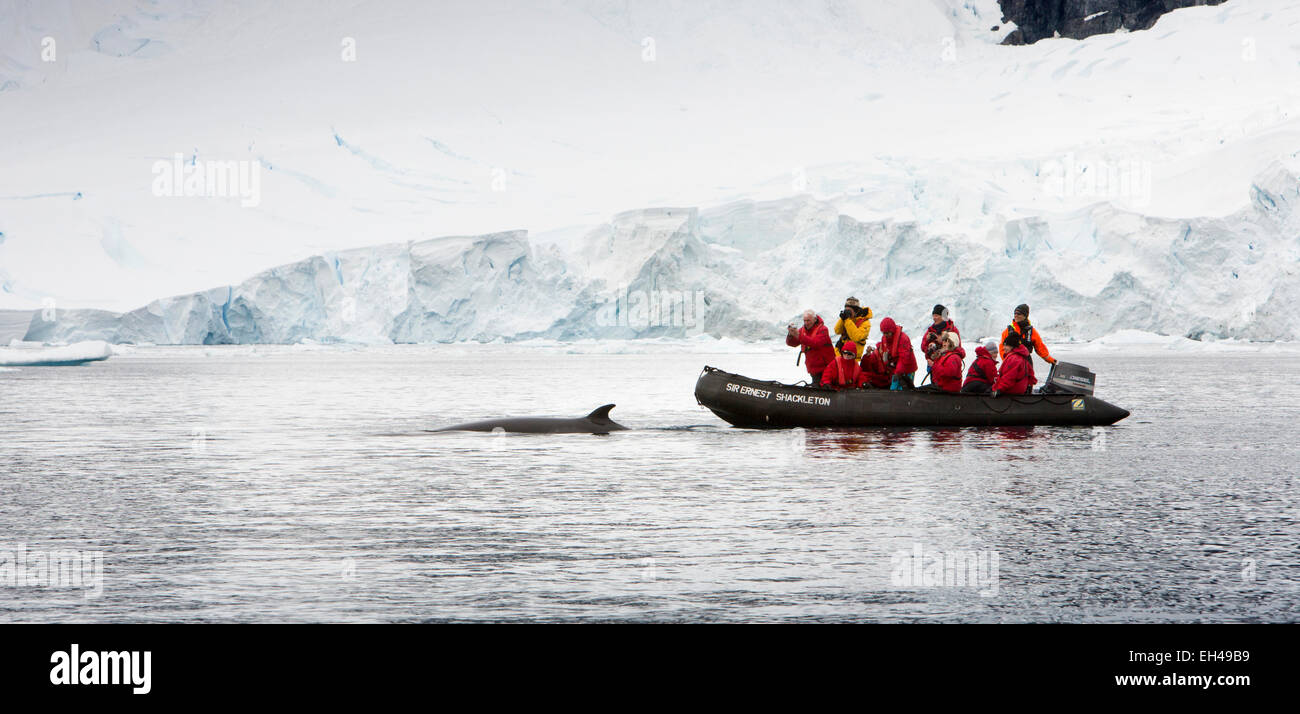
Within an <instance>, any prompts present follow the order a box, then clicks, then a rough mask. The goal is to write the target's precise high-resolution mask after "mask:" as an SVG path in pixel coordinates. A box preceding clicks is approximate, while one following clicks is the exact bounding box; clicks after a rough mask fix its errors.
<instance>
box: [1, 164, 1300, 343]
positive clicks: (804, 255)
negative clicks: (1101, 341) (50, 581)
mask: <svg viewBox="0 0 1300 714" xmlns="http://www.w3.org/2000/svg"><path fill="white" fill-rule="evenodd" d="M1298 206H1300V161H1290V162H1281V161H1279V162H1275V163H1274V164H1273V165H1271V166H1270V167H1269V168H1268V169H1267V170H1266V171H1264V172H1262V173H1261V174H1259V175H1258V176H1257V177H1256V179H1255V181H1254V182H1253V184H1252V187H1251V201H1250V203H1249V205H1248V206H1247V207H1246V208H1243V209H1241V210H1239V211H1237V212H1235V213H1233V214H1230V215H1227V216H1223V217H1208V218H1195V219H1171V218H1162V217H1153V216H1147V215H1143V214H1140V213H1136V212H1133V211H1129V210H1125V209H1121V208H1118V207H1116V206H1115V205H1114V204H1111V203H1097V204H1094V205H1092V206H1089V207H1087V208H1084V209H1079V210H1075V211H1070V212H1064V213H1060V214H1045V215H1043V216H1037V217H1025V218H1014V219H1011V220H1008V221H1005V222H1004V223H1002V224H1001V226H1000V227H998V228H996V229H994V230H992V231H990V233H989V234H988V235H972V234H969V233H966V232H964V231H957V232H951V233H949V232H945V231H944V230H943V226H942V225H941V224H930V225H919V224H917V223H916V222H914V221H898V220H894V219H890V218H884V219H878V220H860V219H857V218H853V217H851V216H849V215H846V214H844V213H842V212H841V211H840V208H839V207H838V206H837V201H834V200H818V199H815V198H812V197H810V196H796V197H791V198H786V199H781V200H775V201H741V202H735V203H730V204H726V205H722V206H718V207H713V208H707V209H698V208H648V209H641V210H634V211H627V212H623V213H620V214H618V215H616V216H615V217H614V218H613V219H611V220H610V221H609V222H608V223H606V224H603V225H601V226H599V227H598V228H596V229H595V230H592V231H590V232H588V233H586V234H585V235H584V236H582V237H581V238H579V239H578V240H576V241H571V242H570V243H568V244H567V245H563V246H561V245H553V244H548V243H545V242H537V241H532V240H530V239H529V238H528V236H527V234H526V233H525V232H524V231H512V232H506V233H495V234H488V235H482V236H473V237H463V236H462V237H447V238H435V239H429V240H422V241H415V242H410V243H393V244H386V245H379V246H374V247H370V248H361V249H355V250H347V251H338V252H332V253H325V254H322V255H318V256H313V257H310V258H307V259H305V260H302V261H298V262H295V263H290V264H288V265H283V266H279V267H277V268H273V269H271V270H267V271H264V272H262V273H259V274H257V275H256V276H254V277H252V278H250V279H249V280H246V281H244V282H242V283H240V284H238V285H231V286H225V287H220V288H215V289H212V290H206V291H203V292H199V293H193V294H189V295H182V296H177V297H172V298H166V299H162V300H156V301H154V302H152V303H150V304H149V305H147V306H145V307H142V308H140V309H137V310H133V311H131V312H128V313H125V314H121V315H118V314H114V313H109V312H104V311H96V310H58V311H54V313H53V315H50V314H46V315H41V314H39V313H38V314H37V315H36V316H35V317H34V318H33V320H32V324H31V326H30V328H29V330H28V333H27V336H26V338H25V339H27V340H29V341H43V342H72V341H80V340H95V339H102V340H107V341H110V342H117V343H153V344H228V343H241V344H243V343H294V342H299V341H302V340H315V341H322V342H363V343H410V342H455V341H466V340H468V341H491V340H496V339H504V340H507V341H511V340H524V339H536V338H549V339H560V340H573V339H585V338H596V339H635V338H646V337H689V336H692V335H698V334H709V335H713V336H715V337H730V338H738V339H744V340H763V339H772V335H774V334H777V333H778V332H779V331H780V328H781V327H782V326H783V325H784V324H785V323H786V322H787V321H790V320H793V319H795V316H796V315H797V314H798V313H799V312H801V311H802V310H803V309H805V308H813V309H816V310H818V311H820V312H822V313H823V315H824V316H825V317H826V318H827V319H828V320H833V317H834V313H835V312H836V309H835V308H836V306H838V305H839V304H840V301H841V300H842V299H843V298H844V297H845V296H847V295H850V294H852V295H855V296H857V297H858V298H860V299H862V300H863V301H864V303H865V304H867V305H869V306H871V307H872V309H873V310H874V311H875V313H876V320H877V322H878V321H879V319H881V318H883V317H885V316H886V315H889V316H893V317H894V318H895V319H896V320H899V321H900V323H901V324H903V325H904V327H905V328H909V329H919V328H920V327H921V326H923V325H924V324H925V323H926V321H927V319H928V315H929V309H930V306H931V305H933V304H934V303H936V302H941V303H943V304H945V305H947V306H948V307H949V308H950V310H951V311H952V313H953V316H954V319H956V321H957V323H958V325H959V326H960V327H961V328H962V330H963V331H964V332H965V333H966V334H967V335H968V336H976V335H984V334H993V333H996V332H997V331H999V330H1000V329H1001V327H1002V326H1003V325H1005V323H1006V322H1007V321H1008V320H1009V318H1010V312H1011V308H1012V307H1014V306H1015V305H1017V304H1019V303H1021V302H1028V303H1029V304H1030V305H1031V308H1032V317H1033V319H1034V322H1035V324H1036V325H1038V326H1039V327H1040V328H1041V329H1043V330H1045V331H1046V332H1047V333H1050V334H1051V335H1052V336H1053V337H1055V338H1057V339H1075V340H1091V339H1095V338H1098V337H1101V336H1103V335H1107V334H1110V333H1113V332H1116V331H1119V330H1125V329H1137V330H1144V331H1148V332H1157V333H1161V334H1169V335H1181V336H1186V337H1191V338H1193V339H1205V338H1209V339H1213V338H1236V339H1247V340H1296V339H1300V318H1297V317H1296V314H1295V311H1294V310H1292V309H1290V306H1292V305H1295V304H1297V301H1298V300H1300V280H1298V279H1297V278H1298V277H1300V276H1298V275H1297V266H1298V265H1300V212H1298V211H1297V207H1298ZM48 317H53V318H54V319H52V320H48V319H46V318H48Z"/></svg>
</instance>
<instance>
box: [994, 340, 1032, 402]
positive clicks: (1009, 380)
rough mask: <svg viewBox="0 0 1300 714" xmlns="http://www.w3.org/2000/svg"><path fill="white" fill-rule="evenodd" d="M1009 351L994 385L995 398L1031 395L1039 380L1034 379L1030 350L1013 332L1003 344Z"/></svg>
mask: <svg viewBox="0 0 1300 714" xmlns="http://www.w3.org/2000/svg"><path fill="white" fill-rule="evenodd" d="M1002 344H1003V346H1005V347H1006V348H1007V350H1009V351H1008V352H1007V356H1006V358H1004V359H1003V360H1002V368H1001V369H999V370H998V381H997V382H996V383H994V385H993V396H995V397H996V396H998V395H999V394H1029V390H1031V389H1033V388H1034V383H1035V382H1037V381H1038V380H1037V379H1035V378H1034V363H1033V362H1031V361H1030V357H1029V348H1027V347H1025V346H1024V344H1023V343H1021V342H1020V335H1017V334H1016V333H1014V332H1012V333H1010V334H1008V335H1007V337H1006V339H1005V340H1003V342H1002Z"/></svg>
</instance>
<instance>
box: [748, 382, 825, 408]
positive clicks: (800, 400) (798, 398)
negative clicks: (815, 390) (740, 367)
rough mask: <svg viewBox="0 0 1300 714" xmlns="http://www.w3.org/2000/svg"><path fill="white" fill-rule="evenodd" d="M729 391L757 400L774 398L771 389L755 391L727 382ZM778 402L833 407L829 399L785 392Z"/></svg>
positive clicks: (778, 395)
mask: <svg viewBox="0 0 1300 714" xmlns="http://www.w3.org/2000/svg"><path fill="white" fill-rule="evenodd" d="M727 391H728V392H735V393H736V394H741V395H744V396H747V397H754V398H755V399H768V398H770V397H771V396H772V390H770V389H755V388H754V387H747V386H744V385H740V384H733V383H731V382H727ZM776 401H778V402H795V403H797V404H812V405H814V406H819V407H829V406H830V405H831V400H830V398H829V397H816V396H808V395H806V394H786V393H785V392H777V393H776Z"/></svg>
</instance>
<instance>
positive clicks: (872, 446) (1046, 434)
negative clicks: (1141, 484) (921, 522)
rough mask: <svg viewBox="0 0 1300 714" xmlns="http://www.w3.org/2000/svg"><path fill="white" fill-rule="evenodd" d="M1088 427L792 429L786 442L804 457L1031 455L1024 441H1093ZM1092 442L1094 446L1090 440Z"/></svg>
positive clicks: (1028, 456)
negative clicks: (976, 452)
mask: <svg viewBox="0 0 1300 714" xmlns="http://www.w3.org/2000/svg"><path fill="white" fill-rule="evenodd" d="M1092 432H1093V430H1092V429H1085V428H1077V427H1033V426H1003V427H959V428H937V427H915V428H912V427H909V428H903V427H899V428H886V429H792V430H790V431H789V432H786V433H787V434H789V437H788V438H789V439H790V440H791V441H792V444H791V448H792V449H794V450H796V451H798V452H800V453H802V454H804V455H806V456H809V457H814V458H815V457H831V458H834V457H837V456H842V455H844V454H862V453H869V452H881V453H886V454H889V453H893V454H897V453H902V452H916V451H923V452H924V451H934V452H950V451H962V450H965V449H987V450H993V449H1009V451H1008V453H1014V454H1016V455H1015V457H1014V458H1016V459H1025V458H1028V459H1033V458H1035V456H1034V455H1033V453H1032V451H1030V450H1027V449H1025V448H1024V447H1026V446H1035V445H1039V444H1042V443H1044V442H1047V441H1052V440H1061V441H1065V442H1068V443H1071V444H1075V445H1090V444H1095V441H1096V437H1095V436H1094V435H1093V433H1092ZM1094 448H1095V446H1094Z"/></svg>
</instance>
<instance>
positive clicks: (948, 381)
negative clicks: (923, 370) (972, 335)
mask: <svg viewBox="0 0 1300 714" xmlns="http://www.w3.org/2000/svg"><path fill="white" fill-rule="evenodd" d="M939 345H940V347H939V352H938V353H937V354H936V355H935V358H934V366H933V367H932V368H931V371H930V378H931V379H932V380H933V381H934V385H933V386H935V387H937V388H938V389H940V390H942V391H945V392H960V391H961V368H962V364H963V362H962V360H964V359H966V350H964V349H962V347H961V338H959V337H958V336H957V335H956V334H955V333H952V332H945V333H943V335H942V336H941V337H940V338H939Z"/></svg>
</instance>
